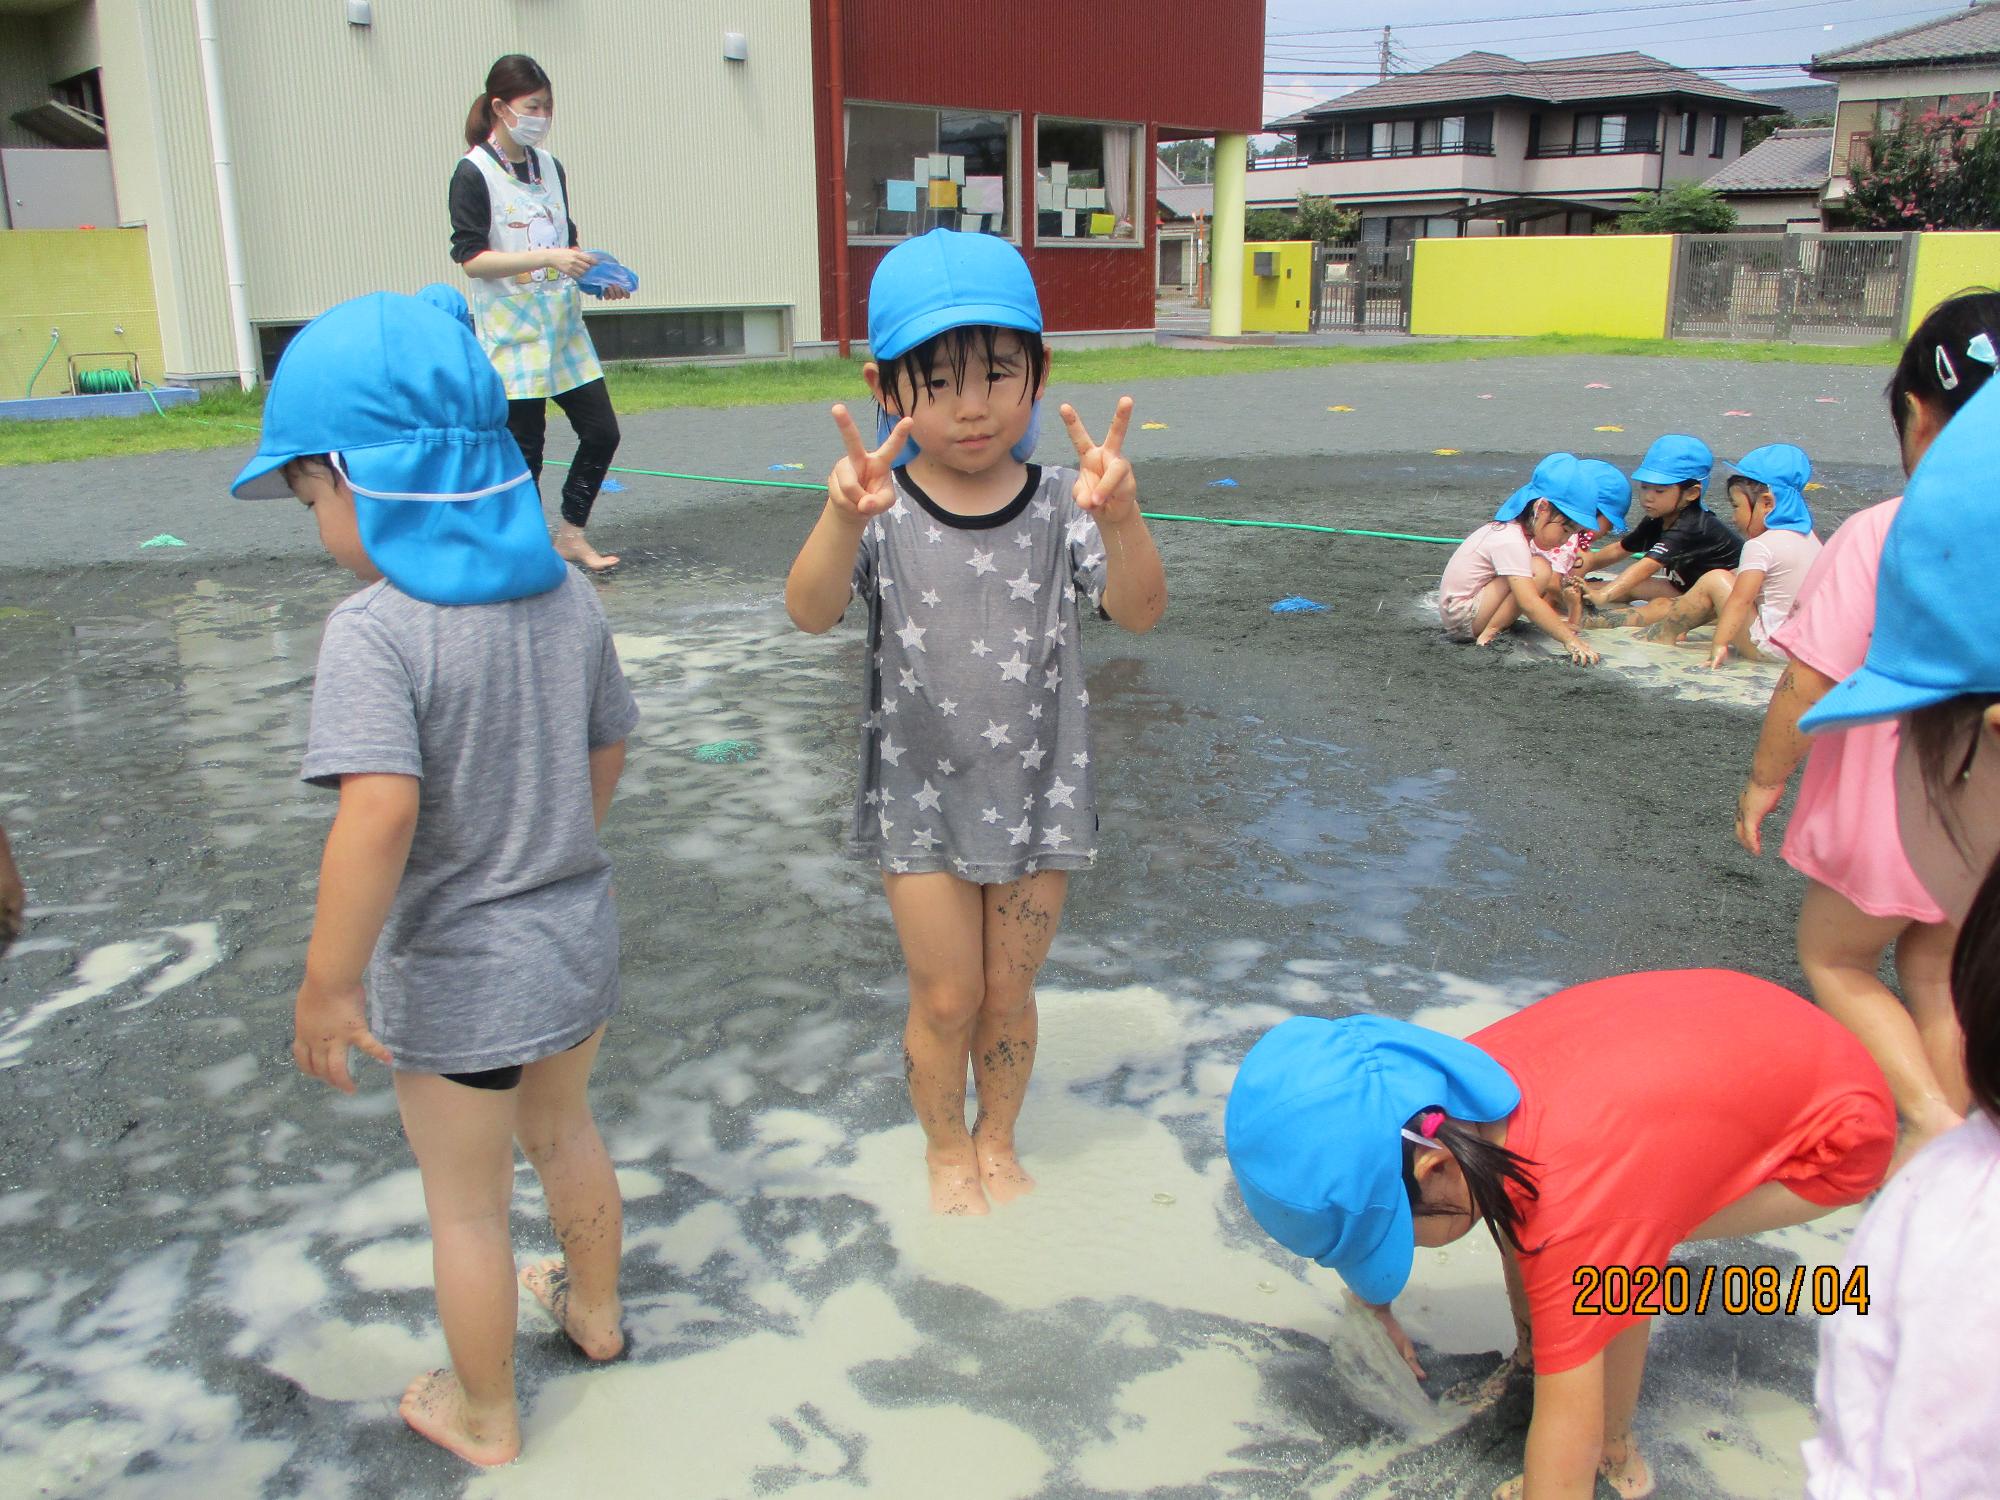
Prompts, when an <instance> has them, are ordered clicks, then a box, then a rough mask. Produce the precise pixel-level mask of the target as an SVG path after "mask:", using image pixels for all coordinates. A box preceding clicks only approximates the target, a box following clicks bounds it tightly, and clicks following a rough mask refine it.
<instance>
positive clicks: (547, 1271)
mask: <svg viewBox="0 0 2000 1500" xmlns="http://www.w3.org/2000/svg"><path fill="white" fill-rule="evenodd" d="M521 1285H522V1286H524V1287H526V1288H527V1289H528V1290H529V1291H531V1292H533V1293H534V1294H535V1300H536V1301H537V1302H539V1303H541V1304H542V1310H543V1311H544V1312H546V1313H547V1314H548V1315H549V1316H550V1317H552V1318H554V1319H555V1320H556V1327H558V1328H560V1329H561V1330H562V1332H563V1336H564V1337H565V1338H567V1339H568V1340H569V1341H570V1342H571V1343H572V1344H574V1345H576V1347H577V1349H578V1350H579V1351H580V1352H581V1353H582V1354H583V1357H584V1358H585V1359H594V1360H597V1361H599V1362H600V1363H602V1362H603V1361H605V1360H610V1359H616V1358H617V1357H618V1356H619V1355H621V1354H623V1353H624V1352H625V1331H624V1329H622V1328H621V1327H620V1326H619V1322H620V1319H621V1318H622V1317H623V1315H624V1309H622V1308H621V1307H619V1305H618V1304H617V1303H616V1302H613V1303H612V1304H611V1305H610V1306H609V1307H605V1308H593V1309H589V1310H585V1309H583V1308H580V1307H577V1306H576V1305H575V1304H574V1303H572V1302H571V1301H570V1295H569V1267H568V1266H566V1265H564V1264H563V1262H562V1261H561V1260H560V1259H559V1258H551V1259H549V1260H543V1261H537V1262H536V1263H535V1264H534V1265H532V1266H524V1267H523V1268H522V1270H521Z"/></svg>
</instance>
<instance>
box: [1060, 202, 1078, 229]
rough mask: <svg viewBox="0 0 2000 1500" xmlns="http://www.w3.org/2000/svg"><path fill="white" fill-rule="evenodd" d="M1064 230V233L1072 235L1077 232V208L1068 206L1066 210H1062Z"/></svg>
mask: <svg viewBox="0 0 2000 1500" xmlns="http://www.w3.org/2000/svg"><path fill="white" fill-rule="evenodd" d="M1062 232H1063V233H1064V234H1065V235H1072V234H1075V233H1076V210H1075V209H1073V208H1066V209H1064V210H1063V211H1062Z"/></svg>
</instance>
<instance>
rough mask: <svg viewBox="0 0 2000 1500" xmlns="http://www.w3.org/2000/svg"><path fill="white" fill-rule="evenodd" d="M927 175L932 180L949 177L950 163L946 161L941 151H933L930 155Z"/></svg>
mask: <svg viewBox="0 0 2000 1500" xmlns="http://www.w3.org/2000/svg"><path fill="white" fill-rule="evenodd" d="M928 175H929V176H931V177H932V178H938V177H950V176H951V163H950V162H949V161H948V160H947V159H946V157H945V154H944V153H943V152H942V151H933V152H932V153H931V168H930V172H929V174H928Z"/></svg>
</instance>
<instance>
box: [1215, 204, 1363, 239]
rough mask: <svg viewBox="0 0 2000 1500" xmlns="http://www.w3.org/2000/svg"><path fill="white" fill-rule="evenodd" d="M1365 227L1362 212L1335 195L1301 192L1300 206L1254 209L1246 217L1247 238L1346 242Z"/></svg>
mask: <svg viewBox="0 0 2000 1500" xmlns="http://www.w3.org/2000/svg"><path fill="white" fill-rule="evenodd" d="M1360 227H1361V215H1359V214H1358V213H1356V212H1355V211H1354V210H1353V209H1351V208H1342V207H1340V205H1339V204H1337V203H1335V202H1334V201H1333V200H1332V199H1331V198H1313V197H1309V196H1308V195H1307V194H1305V193H1300V194H1299V202H1298V207H1296V208H1253V209H1251V210H1250V211H1249V212H1248V213H1246V214H1245V215H1244V216H1243V238H1244V239H1246V240H1315V241H1317V242H1318V243H1320V244H1322V245H1341V244H1346V243H1347V242H1349V241H1350V240H1352V239H1353V238H1354V234H1355V231H1356V230H1358V229H1359V228H1360Z"/></svg>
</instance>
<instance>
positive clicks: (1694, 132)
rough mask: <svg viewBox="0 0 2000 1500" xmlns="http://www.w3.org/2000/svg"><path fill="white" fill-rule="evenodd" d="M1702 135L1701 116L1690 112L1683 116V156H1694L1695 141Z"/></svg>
mask: <svg viewBox="0 0 2000 1500" xmlns="http://www.w3.org/2000/svg"><path fill="white" fill-rule="evenodd" d="M1700 134H1701V116H1700V115H1698V114H1696V113H1694V111H1692V110H1689V111H1688V112H1687V113H1686V114H1684V115H1682V116H1681V155H1682V156H1693V155H1694V146H1695V139H1696V137H1697V136H1699V135H1700Z"/></svg>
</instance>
